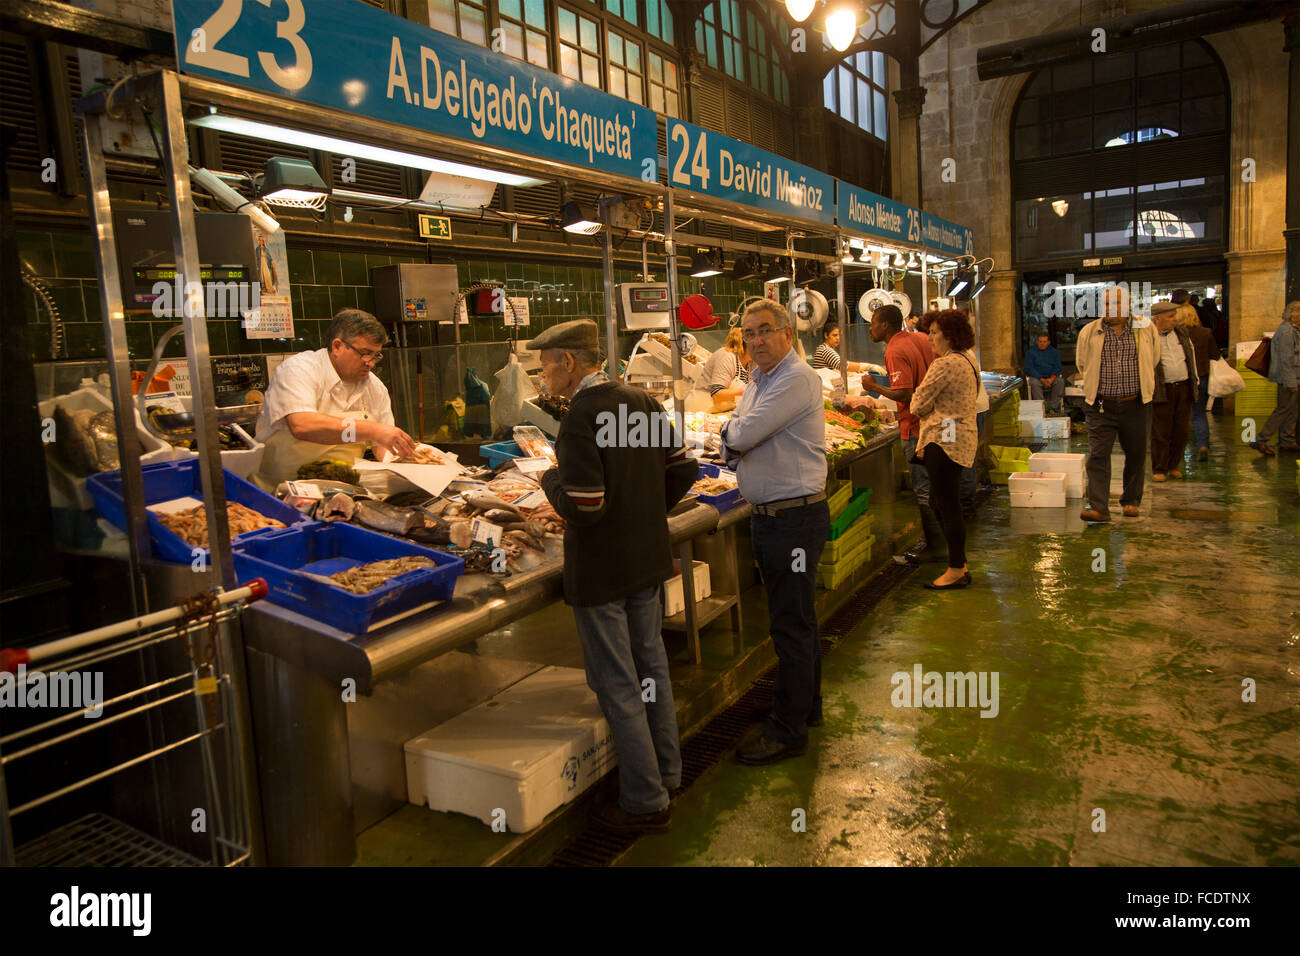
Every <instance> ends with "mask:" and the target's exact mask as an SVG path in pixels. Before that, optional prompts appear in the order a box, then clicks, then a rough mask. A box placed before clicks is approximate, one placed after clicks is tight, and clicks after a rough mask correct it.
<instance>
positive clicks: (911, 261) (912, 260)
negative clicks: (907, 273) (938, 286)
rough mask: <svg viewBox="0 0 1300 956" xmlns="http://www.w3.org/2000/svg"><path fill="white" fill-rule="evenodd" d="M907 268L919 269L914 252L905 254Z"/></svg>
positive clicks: (919, 265) (919, 264)
mask: <svg viewBox="0 0 1300 956" xmlns="http://www.w3.org/2000/svg"><path fill="white" fill-rule="evenodd" d="M907 267H908V268H909V269H919V268H921V263H920V262H918V261H917V259H916V253H915V252H909V253H908V254H907Z"/></svg>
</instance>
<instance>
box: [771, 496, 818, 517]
mask: <svg viewBox="0 0 1300 956" xmlns="http://www.w3.org/2000/svg"><path fill="white" fill-rule="evenodd" d="M825 500H826V492H824V491H819V492H818V493H817V494H815V495H804V496H803V497H802V498H785V499H783V500H781V501H769V502H768V503H767V504H765V505H754V514H756V515H766V516H767V517H769V518H770V517H772V516H773V515H776V514H777V513H779V512H782V511H785V510H786V509H787V508H800V507H802V506H804V505H815V504H816V503H817V502H819V501H825Z"/></svg>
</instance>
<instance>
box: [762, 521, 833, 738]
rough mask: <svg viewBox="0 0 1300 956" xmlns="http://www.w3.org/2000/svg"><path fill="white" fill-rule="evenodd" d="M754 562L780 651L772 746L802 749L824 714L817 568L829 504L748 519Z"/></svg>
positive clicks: (768, 727)
mask: <svg viewBox="0 0 1300 956" xmlns="http://www.w3.org/2000/svg"><path fill="white" fill-rule="evenodd" d="M749 527H750V533H751V534H752V535H753V546H754V559H755V560H756V561H757V562H758V569H759V571H760V572H762V575H763V585H764V587H765V588H766V589H767V613H768V617H769V619H770V621H771V634H772V644H773V646H774V647H775V649H776V659H777V670H776V688H775V689H774V691H773V694H772V714H771V716H770V717H768V718H767V723H766V724H765V725H764V727H763V733H764V734H766V735H767V739H768V740H778V741H780V742H781V743H784V744H792V745H794V746H803V745H805V744H807V742H808V718H809V717H813V718H817V717H820V716H821V713H822V648H821V642H820V641H819V640H818V636H817V607H816V599H817V562H818V561H820V560H821V556H822V549H823V548H824V547H825V546H826V535H827V534H829V533H830V530H831V511H830V506H828V505H827V504H826V502H824V501H818V502H816V503H814V504H811V505H802V506H800V507H798V508H787V509H785V510H784V511H781V512H778V513H777V514H775V515H757V514H756V515H754V516H753V517H751V518H750V519H749Z"/></svg>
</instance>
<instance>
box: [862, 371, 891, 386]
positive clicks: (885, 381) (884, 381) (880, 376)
mask: <svg viewBox="0 0 1300 956" xmlns="http://www.w3.org/2000/svg"><path fill="white" fill-rule="evenodd" d="M867 374H868V375H870V376H871V377H872V378H874V379H875V380H876V384H877V385H883V386H885V388H889V376H888V375H886V374H885V373H884V372H868V373H867Z"/></svg>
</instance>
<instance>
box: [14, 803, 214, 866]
mask: <svg viewBox="0 0 1300 956" xmlns="http://www.w3.org/2000/svg"><path fill="white" fill-rule="evenodd" d="M17 863H18V865H19V866H209V865H210V864H208V863H206V862H205V861H203V860H200V859H198V858H197V857H193V856H190V855H189V854H188V853H182V852H181V851H180V850H177V849H175V848H174V847H170V846H168V845H167V844H166V843H163V842H162V841H161V840H157V839H155V838H153V837H151V836H149V835H148V834H147V833H143V832H141V831H140V830H137V829H135V827H131V826H127V825H126V824H125V823H123V822H121V821H120V820H115V819H113V818H112V817H110V816H107V815H105V814H103V813H92V814H90V815H88V816H84V817H82V818H81V819H80V820H74V821H73V822H72V823H67V824H64V825H63V826H61V827H59V828H58V829H57V830H51V831H50V832H49V833H47V834H45V835H44V836H42V837H37V838H36V839H35V840H33V841H32V842H30V843H27V844H25V845H23V846H21V847H19V848H18V852H17Z"/></svg>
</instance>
